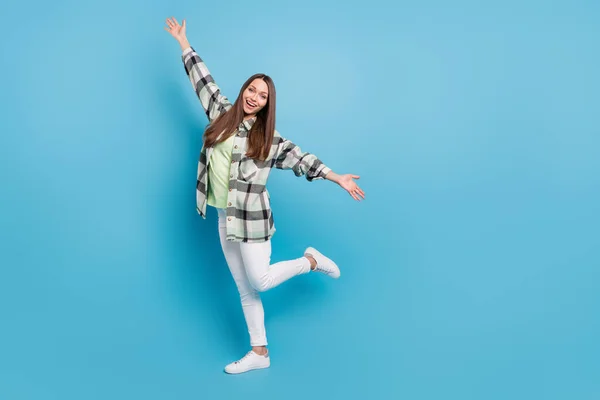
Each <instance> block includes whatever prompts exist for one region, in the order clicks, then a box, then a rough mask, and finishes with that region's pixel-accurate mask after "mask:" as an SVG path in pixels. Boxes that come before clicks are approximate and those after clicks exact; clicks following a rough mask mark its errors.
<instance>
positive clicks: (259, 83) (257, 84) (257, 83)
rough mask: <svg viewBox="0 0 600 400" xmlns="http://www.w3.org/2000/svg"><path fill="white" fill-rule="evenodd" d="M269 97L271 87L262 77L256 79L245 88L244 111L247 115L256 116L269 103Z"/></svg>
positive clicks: (243, 96)
mask: <svg viewBox="0 0 600 400" xmlns="http://www.w3.org/2000/svg"><path fill="white" fill-rule="evenodd" d="M268 99H269V87H268V86H267V84H266V82H265V81H263V80H262V79H258V78H257V79H254V80H253V81H252V82H250V85H248V87H247V88H246V90H244V94H243V95H242V100H243V101H244V113H245V114H246V116H247V117H253V116H255V115H256V114H257V113H258V112H259V111H260V110H262V109H263V107H264V106H265V105H266V104H267V100H268Z"/></svg>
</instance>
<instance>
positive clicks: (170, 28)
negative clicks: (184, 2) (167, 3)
mask: <svg viewBox="0 0 600 400" xmlns="http://www.w3.org/2000/svg"><path fill="white" fill-rule="evenodd" d="M166 23H167V26H165V30H166V31H167V32H169V33H170V34H171V36H173V37H174V38H175V39H177V41H181V40H183V39H185V19H184V20H183V22H182V25H179V22H177V20H176V19H175V17H171V18H167V21H166Z"/></svg>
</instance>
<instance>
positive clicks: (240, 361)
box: [235, 350, 252, 364]
mask: <svg viewBox="0 0 600 400" xmlns="http://www.w3.org/2000/svg"><path fill="white" fill-rule="evenodd" d="M251 354H252V350H250V351H249V352H248V353H246V355H245V356H244V357H242V358H240V359H239V360H237V361H236V362H235V364H240V363H242V361H244V360H245V359H246V358H248V357H250V355H251Z"/></svg>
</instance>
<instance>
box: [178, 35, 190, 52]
mask: <svg viewBox="0 0 600 400" xmlns="http://www.w3.org/2000/svg"><path fill="white" fill-rule="evenodd" d="M178 42H179V46H181V51H183V50H185V49H187V48H188V47H191V46H190V42H188V40H187V38H185V37H184V38H182V39H179V40H178Z"/></svg>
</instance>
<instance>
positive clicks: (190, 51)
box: [181, 47, 231, 123]
mask: <svg viewBox="0 0 600 400" xmlns="http://www.w3.org/2000/svg"><path fill="white" fill-rule="evenodd" d="M181 59H182V61H183V65H184V67H185V72H186V74H187V75H188V77H189V78H190V82H191V83H192V87H193V88H194V90H195V91H196V95H197V96H198V99H200V103H201V104H202V107H203V108H204V111H205V112H206V116H207V117H208V121H209V123H210V122H212V121H213V120H214V119H215V118H217V117H218V116H219V115H221V114H223V113H224V112H225V111H227V110H228V109H229V108H231V102H230V101H229V100H228V99H227V97H225V96H223V95H222V94H221V89H220V88H219V86H217V84H216V83H215V81H214V80H213V77H212V75H211V74H210V71H209V70H208V68H207V67H206V64H204V62H203V61H202V59H201V58H200V56H199V55H198V53H196V51H195V50H194V48H193V47H188V48H187V49H185V50H184V51H183V54H182V56H181Z"/></svg>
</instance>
